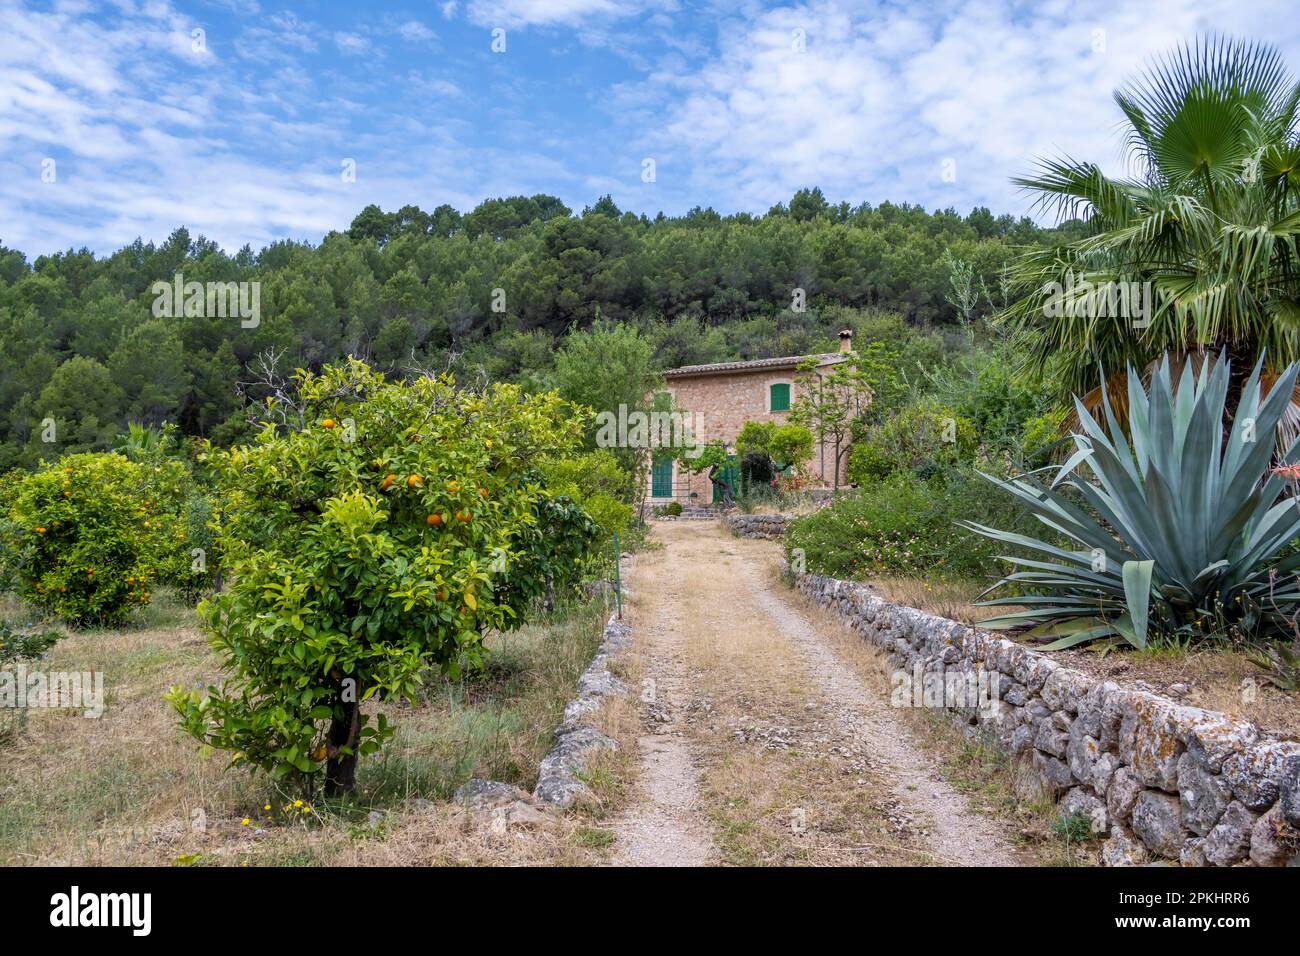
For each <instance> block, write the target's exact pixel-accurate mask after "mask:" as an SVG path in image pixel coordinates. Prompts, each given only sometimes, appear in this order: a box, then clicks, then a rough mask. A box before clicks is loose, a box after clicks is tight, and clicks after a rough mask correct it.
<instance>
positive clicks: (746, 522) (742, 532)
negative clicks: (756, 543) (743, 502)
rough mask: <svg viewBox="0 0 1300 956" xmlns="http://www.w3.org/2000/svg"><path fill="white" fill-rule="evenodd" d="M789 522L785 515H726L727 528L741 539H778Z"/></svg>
mask: <svg viewBox="0 0 1300 956" xmlns="http://www.w3.org/2000/svg"><path fill="white" fill-rule="evenodd" d="M789 522H790V518H789V516H787V515H743V514H732V515H727V527H728V528H730V529H731V530H732V531H734V532H735V533H736V534H738V535H739V536H740V537H742V538H779V537H781V535H783V534H785V528H786V525H787V524H789Z"/></svg>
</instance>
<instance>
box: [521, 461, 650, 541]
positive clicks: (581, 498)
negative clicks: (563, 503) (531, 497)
mask: <svg viewBox="0 0 1300 956" xmlns="http://www.w3.org/2000/svg"><path fill="white" fill-rule="evenodd" d="M540 471H541V474H542V477H543V478H544V479H545V481H546V489H547V491H548V492H550V493H551V494H553V495H564V496H567V497H569V498H572V499H573V500H574V501H575V502H577V504H578V505H579V506H580V507H581V508H582V510H583V511H585V512H586V513H587V514H588V515H589V516H590V517H591V519H592V520H593V521H595V522H596V525H597V526H598V527H599V528H600V538H599V542H598V544H597V549H599V550H602V551H603V550H604V549H605V548H606V547H608V546H609V545H610V544H611V543H612V540H613V537H614V535H615V534H619V535H626V534H627V529H628V527H629V526H630V525H631V524H632V515H633V511H632V505H631V504H629V502H630V501H631V500H632V495H633V491H634V488H635V479H634V478H633V476H632V475H631V474H629V473H628V471H627V469H625V468H624V467H623V466H622V465H621V464H620V463H619V460H618V459H617V458H616V457H614V455H613V454H612V453H611V452H609V451H607V450H606V449H603V448H602V449H598V450H596V451H593V452H587V453H586V454H583V455H576V456H574V457H572V458H559V459H555V460H553V461H548V462H545V463H543V464H542V466H541V468H540Z"/></svg>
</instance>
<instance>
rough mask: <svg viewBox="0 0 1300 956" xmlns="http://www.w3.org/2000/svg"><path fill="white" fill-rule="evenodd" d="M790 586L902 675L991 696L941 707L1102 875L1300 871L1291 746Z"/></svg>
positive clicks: (983, 643) (855, 592)
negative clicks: (1136, 868) (1057, 820)
mask: <svg viewBox="0 0 1300 956" xmlns="http://www.w3.org/2000/svg"><path fill="white" fill-rule="evenodd" d="M797 587H798V588H799V590H801V591H802V592H804V593H805V594H807V595H808V596H809V597H811V598H812V599H813V600H814V601H816V602H817V603H819V604H821V605H823V606H826V607H829V608H832V609H833V610H835V611H837V612H838V613H840V614H841V615H843V616H844V617H845V618H846V619H847V620H848V622H849V623H850V625H851V626H852V627H853V628H854V629H855V630H856V631H858V632H859V633H861V634H862V635H863V637H865V638H866V639H867V640H869V641H871V642H872V643H873V644H875V645H877V646H878V647H880V648H881V649H883V650H884V651H885V652H886V653H887V654H888V655H889V658H890V661H891V663H892V664H893V665H894V666H896V667H897V668H899V669H900V670H904V671H906V672H907V673H909V674H912V673H916V674H922V675H925V677H926V678H927V680H937V681H943V680H944V679H945V676H946V675H949V674H951V675H953V676H954V677H956V678H958V680H957V681H954V683H955V684H961V685H963V686H975V685H976V684H977V683H978V682H979V681H980V680H983V681H985V682H987V685H988V686H989V687H990V688H991V689H992V688H996V691H995V696H996V697H997V698H998V705H997V706H996V707H981V706H966V703H967V702H966V701H965V700H961V701H959V702H960V703H961V706H953V707H949V708H948V709H949V710H951V711H952V713H953V716H954V717H955V718H956V719H958V720H960V721H961V722H962V723H963V724H965V725H967V728H968V733H970V734H972V735H980V736H983V737H985V738H986V739H991V740H992V741H993V742H994V743H995V745H996V746H997V747H999V748H1000V749H1001V750H1003V751H1004V752H1005V753H1007V754H1009V755H1010V756H1011V757H1012V758H1013V760H1014V761H1015V762H1016V765H1017V769H1018V772H1019V773H1018V778H1019V779H1020V780H1021V782H1022V783H1025V782H1027V783H1028V784H1029V785H1030V786H1031V787H1033V788H1035V789H1037V790H1039V791H1041V792H1046V793H1048V794H1050V795H1051V796H1052V797H1053V798H1054V799H1057V800H1059V801H1060V809H1061V811H1062V812H1063V813H1066V814H1070V815H1076V814H1081V815H1083V816H1086V817H1087V818H1088V819H1089V820H1090V821H1091V824H1092V827H1093V829H1094V831H1095V832H1097V833H1098V834H1104V835H1105V842H1104V844H1103V848H1102V857H1103V860H1104V862H1105V863H1106V864H1107V865H1111V866H1131V865H1138V864H1145V863H1156V862H1173V863H1181V864H1183V865H1185V866H1233V865H1238V864H1245V865H1252V864H1253V865H1258V866H1284V865H1290V866H1300V842H1298V841H1300V743H1297V742H1295V741H1289V740H1279V739H1275V738H1272V737H1269V736H1267V735H1265V734H1263V733H1261V732H1260V730H1259V729H1258V728H1257V727H1255V726H1254V725H1253V724H1251V723H1248V722H1246V721H1242V720H1237V719H1235V718H1232V717H1229V716H1227V715H1224V714H1220V713H1215V712H1212V711H1207V710H1202V709H1200V708H1197V707H1189V706H1186V705H1180V704H1178V703H1176V702H1174V701H1172V700H1169V699H1168V698H1165V697H1161V696H1159V695H1157V694H1154V693H1150V692H1147V691H1144V690H1141V689H1135V688H1128V687H1122V686H1120V685H1119V684H1116V683H1114V682H1112V681H1103V680H1098V679H1096V678H1093V677H1090V676H1089V675H1086V674H1083V673H1081V672H1079V671H1077V670H1074V669H1072V668H1068V667H1065V666H1061V665H1059V664H1058V663H1057V662H1056V661H1054V660H1052V659H1051V658H1050V657H1049V656H1047V655H1045V654H1042V653H1039V652H1036V651H1032V650H1029V649H1028V648H1026V647H1024V646H1023V645H1020V644H1016V643H1014V642H1012V641H1008V640H1005V639H1002V638H999V637H996V636H994V635H992V634H990V633H988V632H986V631H981V630H978V629H976V628H973V627H969V626H967V625H965V624H960V623H958V622H956V621H950V620H947V619H945V618H941V617H935V616H934V615H931V614H927V613H925V612H923V611H918V610H916V609H915V608H910V607H902V606H899V605H895V604H891V603H889V602H887V601H885V600H883V599H881V598H880V597H878V596H876V595H874V594H872V593H871V591H870V589H868V588H867V587H865V586H863V585H860V584H854V583H851V582H847V581H840V580H837V579H835V578H827V577H822V576H820V575H815V574H803V575H800V576H799V577H798V581H797ZM981 675H982V676H981ZM939 703H940V705H941V706H942V704H943V701H942V699H941V700H940V702H939Z"/></svg>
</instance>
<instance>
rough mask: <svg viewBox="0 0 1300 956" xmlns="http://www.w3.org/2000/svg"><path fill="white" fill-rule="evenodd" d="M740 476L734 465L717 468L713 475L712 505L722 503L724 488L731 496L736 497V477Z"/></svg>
mask: <svg viewBox="0 0 1300 956" xmlns="http://www.w3.org/2000/svg"><path fill="white" fill-rule="evenodd" d="M739 474H740V472H739V470H738V469H737V468H736V466H735V465H734V464H732V465H726V466H724V467H722V468H719V469H718V470H717V471H716V472H714V475H713V502H714V504H720V503H722V502H723V501H724V500H725V499H724V494H723V493H724V487H725V489H727V490H730V492H731V496H732V497H733V498H734V497H735V496H736V477H737V476H738V475H739Z"/></svg>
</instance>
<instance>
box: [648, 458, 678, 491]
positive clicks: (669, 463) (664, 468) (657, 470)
mask: <svg viewBox="0 0 1300 956" xmlns="http://www.w3.org/2000/svg"><path fill="white" fill-rule="evenodd" d="M672 496H673V460H672V459H671V458H669V457H667V456H665V457H663V458H657V459H655V463H654V468H653V470H651V472H650V497H652V498H671V497H672Z"/></svg>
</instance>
